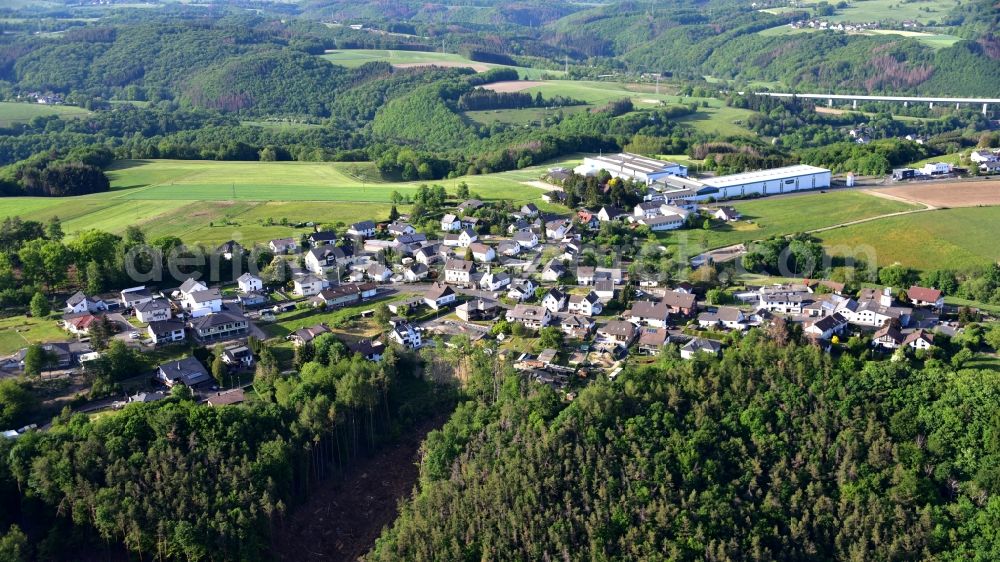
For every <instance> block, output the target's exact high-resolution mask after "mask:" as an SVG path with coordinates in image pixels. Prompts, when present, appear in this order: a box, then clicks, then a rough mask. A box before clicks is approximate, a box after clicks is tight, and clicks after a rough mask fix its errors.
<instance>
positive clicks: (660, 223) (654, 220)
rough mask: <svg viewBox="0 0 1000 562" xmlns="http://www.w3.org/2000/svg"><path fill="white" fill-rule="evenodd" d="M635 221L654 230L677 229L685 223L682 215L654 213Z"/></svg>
mask: <svg viewBox="0 0 1000 562" xmlns="http://www.w3.org/2000/svg"><path fill="white" fill-rule="evenodd" d="M636 222H638V223H639V224H643V225H646V226H648V227H649V229H650V230H652V231H654V232H660V231H663V230H677V229H678V228H682V227H683V226H684V225H685V224H687V221H686V220H685V219H684V217H682V216H680V215H656V216H654V217H644V218H640V219H639V220H637V221H636Z"/></svg>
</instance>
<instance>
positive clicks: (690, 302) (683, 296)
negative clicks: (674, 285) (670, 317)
mask: <svg viewBox="0 0 1000 562" xmlns="http://www.w3.org/2000/svg"><path fill="white" fill-rule="evenodd" d="M660 302H661V303H663V304H665V305H666V306H667V310H669V311H670V314H677V315H680V316H691V315H692V314H694V312H695V310H696V304H695V295H694V293H684V292H680V291H677V290H676V289H675V290H673V291H667V292H666V293H664V294H663V298H661V299H660Z"/></svg>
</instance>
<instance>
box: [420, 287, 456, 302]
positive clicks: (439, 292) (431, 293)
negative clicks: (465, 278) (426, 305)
mask: <svg viewBox="0 0 1000 562" xmlns="http://www.w3.org/2000/svg"><path fill="white" fill-rule="evenodd" d="M454 294H455V291H454V290H453V289H452V288H451V286H450V285H441V284H439V283H438V284H434V285H431V288H430V289H428V290H427V298H429V299H431V300H435V301H436V300H438V299H440V298H442V297H447V296H448V295H454Z"/></svg>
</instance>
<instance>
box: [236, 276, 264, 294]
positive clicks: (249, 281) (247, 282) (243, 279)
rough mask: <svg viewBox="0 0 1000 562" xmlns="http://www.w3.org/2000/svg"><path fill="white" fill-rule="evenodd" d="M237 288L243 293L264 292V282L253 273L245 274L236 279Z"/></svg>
mask: <svg viewBox="0 0 1000 562" xmlns="http://www.w3.org/2000/svg"><path fill="white" fill-rule="evenodd" d="M236 286H237V287H239V291H240V292H241V293H253V292H256V291H262V290H264V281H263V280H261V278H260V277H257V276H256V275H253V274H251V273H244V274H243V275H240V276H239V277H238V278H237V279H236Z"/></svg>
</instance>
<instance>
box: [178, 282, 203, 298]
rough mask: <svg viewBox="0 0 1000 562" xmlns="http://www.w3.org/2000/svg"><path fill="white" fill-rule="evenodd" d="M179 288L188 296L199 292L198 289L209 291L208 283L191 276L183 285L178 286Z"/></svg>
mask: <svg viewBox="0 0 1000 562" xmlns="http://www.w3.org/2000/svg"><path fill="white" fill-rule="evenodd" d="M177 290H178V291H180V293H181V294H182V295H184V296H187V295H190V294H192V293H197V292H198V291H207V290H208V285H206V284H205V283H202V282H201V281H198V280H197V279H194V278H193V277H189V278H187V279H185V280H184V282H183V283H181V286H180V287H178V289H177Z"/></svg>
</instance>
